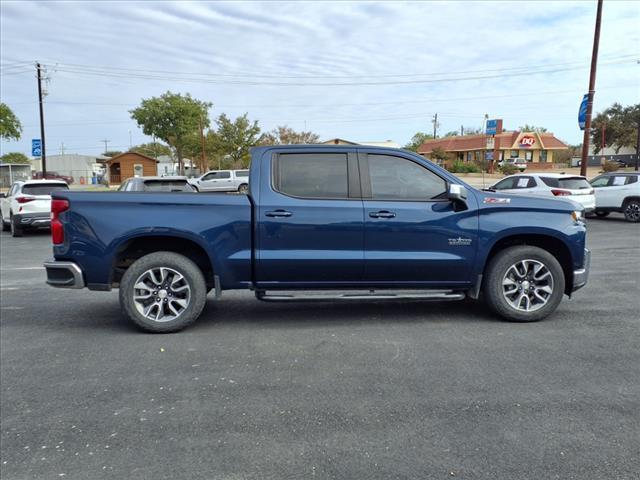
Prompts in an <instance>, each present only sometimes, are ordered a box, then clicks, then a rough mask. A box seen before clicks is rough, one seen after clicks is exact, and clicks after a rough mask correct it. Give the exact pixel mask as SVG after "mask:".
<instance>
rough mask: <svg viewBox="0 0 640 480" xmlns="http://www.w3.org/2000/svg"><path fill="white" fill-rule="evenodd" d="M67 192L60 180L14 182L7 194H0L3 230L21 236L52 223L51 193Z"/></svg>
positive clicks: (67, 187) (65, 186)
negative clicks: (28, 230) (57, 191)
mask: <svg viewBox="0 0 640 480" xmlns="http://www.w3.org/2000/svg"><path fill="white" fill-rule="evenodd" d="M55 190H69V185H67V184H66V182H63V181H62V180H27V181H18V182H14V183H13V185H11V188H10V189H9V191H8V192H7V193H0V215H1V216H2V230H4V231H7V230H11V234H12V235H13V236H14V237H21V236H22V234H23V232H24V231H25V230H27V229H31V228H41V227H49V226H50V224H51V192H53V191H55Z"/></svg>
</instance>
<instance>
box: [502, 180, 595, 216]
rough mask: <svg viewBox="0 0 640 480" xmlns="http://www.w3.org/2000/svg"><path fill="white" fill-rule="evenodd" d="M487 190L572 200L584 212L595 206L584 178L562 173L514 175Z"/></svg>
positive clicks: (591, 192) (591, 193)
mask: <svg viewBox="0 0 640 480" xmlns="http://www.w3.org/2000/svg"><path fill="white" fill-rule="evenodd" d="M489 190H491V191H496V192H502V193H517V194H524V195H537V196H543V197H557V198H560V199H567V200H573V201H575V202H578V203H579V204H580V205H582V206H583V207H584V209H585V211H586V212H592V211H593V210H594V209H595V206H596V198H595V195H594V193H593V188H591V185H589V182H588V181H587V179H586V178H585V177H581V176H579V175H566V174H563V173H528V174H515V175H510V176H508V177H505V178H503V179H502V180H500V181H499V182H497V183H496V184H494V185H492V186H491V187H489Z"/></svg>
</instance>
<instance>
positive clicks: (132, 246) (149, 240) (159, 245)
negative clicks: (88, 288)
mask: <svg viewBox="0 0 640 480" xmlns="http://www.w3.org/2000/svg"><path fill="white" fill-rule="evenodd" d="M162 251H164V252H173V253H178V254H180V255H184V256H185V257H187V258H189V259H190V260H191V261H193V262H194V263H195V264H196V265H197V266H198V267H199V268H200V270H201V271H202V274H203V275H204V278H205V282H206V284H207V288H213V287H214V285H215V281H214V271H216V268H215V265H214V262H213V259H212V258H211V256H210V255H209V253H208V252H207V250H206V248H205V247H204V246H203V245H202V244H201V243H199V242H198V241H196V240H194V239H192V238H187V237H184V236H179V235H148V234H147V235H137V236H134V237H130V238H127V239H126V240H124V241H123V242H122V243H120V244H119V245H118V246H117V247H116V248H115V250H114V252H115V253H114V256H113V262H112V267H111V278H110V281H109V283H110V284H111V285H113V284H116V283H117V284H119V283H120V279H121V278H122V275H123V274H124V272H125V271H126V269H127V268H129V266H130V265H131V264H132V263H133V262H135V261H136V260H137V259H139V258H141V257H143V256H144V255H147V254H149V253H154V252H162Z"/></svg>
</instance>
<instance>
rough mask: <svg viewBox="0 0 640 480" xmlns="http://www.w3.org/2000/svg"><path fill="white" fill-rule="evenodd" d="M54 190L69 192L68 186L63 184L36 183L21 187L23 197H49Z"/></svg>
mask: <svg viewBox="0 0 640 480" xmlns="http://www.w3.org/2000/svg"><path fill="white" fill-rule="evenodd" d="M56 190H69V186H68V185H65V184H64V183H38V184H33V185H24V186H23V187H22V193H24V194H25V195H51V192H54V191H56Z"/></svg>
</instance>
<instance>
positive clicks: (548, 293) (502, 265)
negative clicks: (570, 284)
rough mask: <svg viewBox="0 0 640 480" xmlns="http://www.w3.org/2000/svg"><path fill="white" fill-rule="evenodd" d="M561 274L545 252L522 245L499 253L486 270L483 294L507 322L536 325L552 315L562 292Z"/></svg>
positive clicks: (558, 264) (559, 267) (562, 277)
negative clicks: (538, 321) (535, 323)
mask: <svg viewBox="0 0 640 480" xmlns="http://www.w3.org/2000/svg"><path fill="white" fill-rule="evenodd" d="M564 286H565V279H564V272H563V271H562V267H561V266H560V263H559V262H558V260H557V259H556V258H555V257H554V256H553V255H551V254H550V253H549V252H547V251H546V250H543V249H541V248H538V247H533V246H528V245H523V246H515V247H510V248H507V249H505V250H502V251H501V252H499V253H498V254H497V255H496V256H495V257H494V258H493V259H492V260H491V262H490V264H489V266H488V267H487V271H486V277H485V282H484V287H483V292H484V296H485V299H486V301H487V304H488V305H489V307H490V308H491V309H492V310H493V311H494V312H496V313H497V314H498V315H500V316H501V317H502V318H504V319H506V320H511V321H515V322H535V321H537V320H542V319H543V318H545V317H546V316H548V315H549V314H551V313H553V312H554V311H555V309H556V308H557V307H558V305H559V304H560V301H561V300H562V295H563V293H564Z"/></svg>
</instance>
